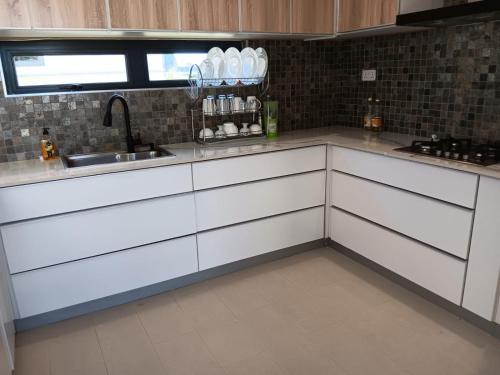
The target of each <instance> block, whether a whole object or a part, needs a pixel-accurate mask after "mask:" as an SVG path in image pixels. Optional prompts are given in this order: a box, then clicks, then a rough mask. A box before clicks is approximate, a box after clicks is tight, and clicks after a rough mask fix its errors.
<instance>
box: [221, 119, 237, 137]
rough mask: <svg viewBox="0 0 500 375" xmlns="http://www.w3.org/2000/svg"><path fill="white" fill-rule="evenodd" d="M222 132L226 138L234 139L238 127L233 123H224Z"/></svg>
mask: <svg viewBox="0 0 500 375" xmlns="http://www.w3.org/2000/svg"><path fill="white" fill-rule="evenodd" d="M223 129H224V132H225V133H226V135H227V136H228V137H234V136H236V135H238V127H237V126H236V125H235V124H234V122H225V123H224V125H223Z"/></svg>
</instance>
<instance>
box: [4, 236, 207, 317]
mask: <svg viewBox="0 0 500 375" xmlns="http://www.w3.org/2000/svg"><path fill="white" fill-rule="evenodd" d="M197 271H198V259H197V253H196V237H195V236H194V235H192V236H188V237H182V238H178V239H175V240H170V241H165V242H159V243H155V244H152V245H146V246H141V247H137V248H133V249H130V250H124V251H120V252H116V253H112V254H107V255H102V256H97V257H93V258H88V259H83V260H79V261H75V262H70V263H66V264H61V265H57V266H52V267H47V268H42V269H38V270H35V271H29V272H23V273H19V274H16V275H13V276H12V282H13V287H14V294H15V296H16V300H17V307H18V310H19V317H20V318H26V317H29V316H33V315H37V314H41V313H45V312H48V311H53V310H57V309H61V308H64V307H68V306H72V305H76V304H79V303H82V302H87V301H91V300H95V299H98V298H102V297H106V296H110V295H113V294H117V293H122V292H126V291H129V290H133V289H136V288H140V287H144V286H147V285H152V284H155V283H159V282H162V281H166V280H169V279H173V278H176V277H180V276H184V275H187V274H191V273H194V272H197Z"/></svg>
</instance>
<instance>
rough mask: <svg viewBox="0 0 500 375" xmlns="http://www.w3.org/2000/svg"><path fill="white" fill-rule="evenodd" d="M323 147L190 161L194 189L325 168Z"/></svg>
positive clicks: (324, 150) (324, 148) (324, 149)
mask: <svg viewBox="0 0 500 375" xmlns="http://www.w3.org/2000/svg"><path fill="white" fill-rule="evenodd" d="M325 166H326V147H325V146H314V147H305V148H298V149H294V150H287V151H276V152H269V153H263V154H258V155H249V156H241V157H234V158H227V159H222V160H210V161H204V162H200V163H194V164H193V185H194V189H195V190H201V189H209V188H214V187H219V186H225V185H233V184H238V183H242V182H249V181H256V180H264V179H267V178H273V177H280V176H286V175H291V174H297V173H304V172H310V171H315V170H320V169H325Z"/></svg>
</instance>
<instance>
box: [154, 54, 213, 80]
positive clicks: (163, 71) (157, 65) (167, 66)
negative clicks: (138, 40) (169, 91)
mask: <svg viewBox="0 0 500 375" xmlns="http://www.w3.org/2000/svg"><path fill="white" fill-rule="evenodd" d="M206 57H207V53H206V52H196V53H181V52H179V53H148V55H147V60H148V74H149V80H150V81H168V80H186V79H188V78H189V70H190V69H191V66H192V65H193V64H198V65H199V64H201V62H202V61H203V60H205V59H206Z"/></svg>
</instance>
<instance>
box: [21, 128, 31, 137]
mask: <svg viewBox="0 0 500 375" xmlns="http://www.w3.org/2000/svg"><path fill="white" fill-rule="evenodd" d="M29 136H30V130H29V129H21V137H29Z"/></svg>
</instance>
